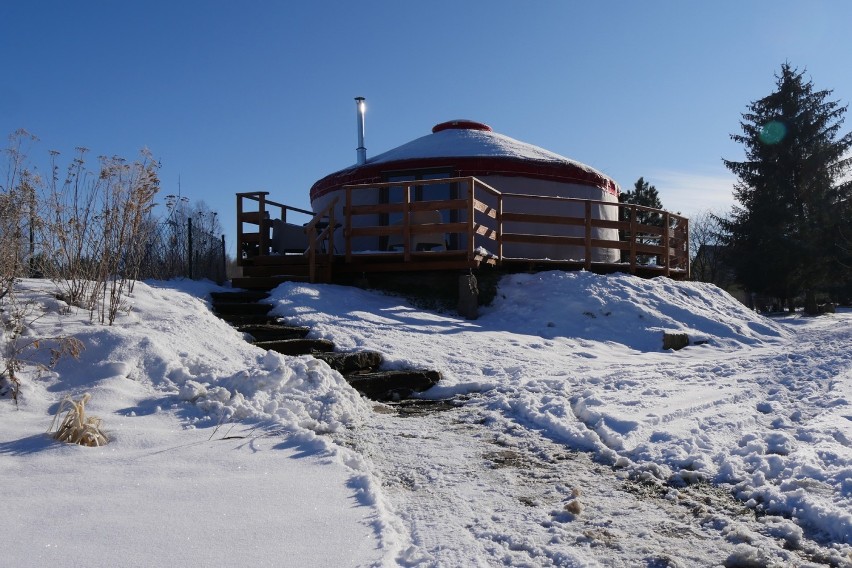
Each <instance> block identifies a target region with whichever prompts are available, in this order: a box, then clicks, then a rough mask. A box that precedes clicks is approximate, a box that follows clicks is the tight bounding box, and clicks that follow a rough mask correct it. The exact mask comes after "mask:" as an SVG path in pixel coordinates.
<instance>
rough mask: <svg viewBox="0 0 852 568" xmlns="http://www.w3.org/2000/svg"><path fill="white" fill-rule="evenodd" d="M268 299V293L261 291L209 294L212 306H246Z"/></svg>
mask: <svg viewBox="0 0 852 568" xmlns="http://www.w3.org/2000/svg"><path fill="white" fill-rule="evenodd" d="M268 297H269V292H265V291H263V290H237V291H234V292H210V299H211V300H213V303H214V304H225V303H236V304H248V303H251V302H259V301H260V300H265V299H266V298H268Z"/></svg>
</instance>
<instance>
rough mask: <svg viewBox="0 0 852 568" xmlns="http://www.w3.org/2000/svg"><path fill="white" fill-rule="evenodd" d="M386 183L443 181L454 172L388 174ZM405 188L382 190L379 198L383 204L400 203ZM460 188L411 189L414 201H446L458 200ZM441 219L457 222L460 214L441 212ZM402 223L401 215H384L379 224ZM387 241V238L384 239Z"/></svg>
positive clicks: (447, 185) (421, 186) (436, 186)
mask: <svg viewBox="0 0 852 568" xmlns="http://www.w3.org/2000/svg"><path fill="white" fill-rule="evenodd" d="M383 177H384V179H385V181H388V182H413V181H418V180H430V179H442V178H448V177H453V173H452V171H448V170H434V169H431V170H416V171H406V172H388V173H385V174H384V175H383ZM404 192H405V186H404V185H398V186H396V185H395V186H391V187H389V188H386V189H382V191H381V194H380V196H379V200H380V202H381V203H400V202H402V201H403V199H404V195H405V193H404ZM458 193H459V188H458V184H457V183H441V184H434V185H413V186H412V187H411V200H412V201H446V200H449V199H456V198H457V197H458ZM441 218H442V219H443V221H444V222H445V223H451V222H456V221H457V220H458V219H457V218H458V214H457V212H455V211H447V210H441ZM401 221H402V214H401V213H391V214H383V215H382V216H381V219H380V220H379V223H380V224H382V225H392V224H394V223H399V222H401ZM455 237H456V236H455V235H451V238H450V240H451V242H450V248H451V249H452V248H454V247H455V242H454V241H456V240H457V239H456V238H455ZM382 239H383V240H386V237H382ZM380 244H381V246H383V247H384V246H386V243H384V242H382V243H380Z"/></svg>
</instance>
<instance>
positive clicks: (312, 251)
mask: <svg viewBox="0 0 852 568" xmlns="http://www.w3.org/2000/svg"><path fill="white" fill-rule="evenodd" d="M308 278H309V279H310V281H311V284H313V283H315V282H316V281H317V228H316V225H315V224H314V223H311V224H310V225H308Z"/></svg>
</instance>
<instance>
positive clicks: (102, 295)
mask: <svg viewBox="0 0 852 568" xmlns="http://www.w3.org/2000/svg"><path fill="white" fill-rule="evenodd" d="M85 153H86V150H85V149H84V148H78V155H77V156H76V157H75V158H74V160H73V161H72V163H71V164H70V165H69V166H68V168H67V170H66V174H65V178H64V180H63V181H62V182H61V183H60V182H59V176H58V174H57V172H58V168H57V166H56V165H55V163H54V164H53V165H52V170H53V176H52V178H51V182H50V186H49V190H48V196H47V212H48V213H47V219H46V222H45V225H44V238H43V240H42V245H43V247H44V248H45V249H46V250H47V251H49V252H50V254H49V256H50V257H51V258H53V259H55V263H54V264H52V265H51V266H50V268H49V272H48V275H49V276H50V278H51V279H52V280H53V281H54V282H55V283H56V284H57V286H58V287H59V289H60V290H61V295H62V298H63V299H64V300H65V301H67V302H68V303H69V304H72V305H75V306H78V307H81V308H84V309H88V310H89V311H90V313H91V316H92V318H93V319H97V320H98V321H100V322H101V323H109V324H110V325H112V323H113V322H114V321H115V317H116V315H117V314H118V311H119V310H120V309H121V307H122V300H123V297H124V296H125V294H126V293H128V292H129V291H130V290H132V283H133V281H134V280H135V279H136V278H137V277H138V276H139V273H140V268H141V266H142V263H143V260H144V258H145V252H146V241H147V238H146V230H147V227H148V226H149V218H150V212H151V209H152V207H153V206H154V201H153V200H154V196H155V195H156V193H157V191H158V190H159V179H158V177H157V169H158V168H159V164H158V163H157V162H156V161H155V160H153V159H152V157H151V154H150V152H148V151H147V150H143V151H142V152H141V158H140V159H139V160H138V161H136V162H133V163H127V162H125V161H124V160H123V159H122V158H118V157H113V158H104V157H101V158H100V168H99V170H98V173H97V175H93V174H92V172H90V171H89V170H88V169H87V168H86V167H85V159H84V158H85ZM53 156H54V158H55V156H56V154H53Z"/></svg>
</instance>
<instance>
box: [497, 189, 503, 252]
mask: <svg viewBox="0 0 852 568" xmlns="http://www.w3.org/2000/svg"><path fill="white" fill-rule="evenodd" d="M497 262H498V263H502V262H503V194H502V193H500V194H498V195H497Z"/></svg>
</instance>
